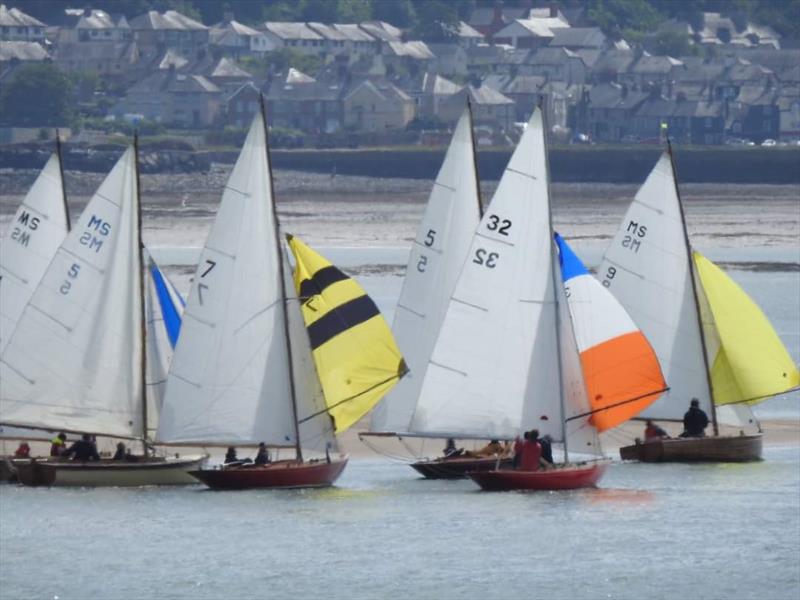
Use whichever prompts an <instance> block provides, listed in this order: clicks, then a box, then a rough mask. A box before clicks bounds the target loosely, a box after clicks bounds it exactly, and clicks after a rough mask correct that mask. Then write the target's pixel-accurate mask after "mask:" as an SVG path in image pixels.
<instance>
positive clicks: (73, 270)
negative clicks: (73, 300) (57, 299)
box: [58, 263, 81, 296]
mask: <svg viewBox="0 0 800 600" xmlns="http://www.w3.org/2000/svg"><path fill="white" fill-rule="evenodd" d="M80 272H81V266H80V265H79V264H78V263H72V266H71V267H70V268H69V271H67V278H66V279H65V280H64V281H63V282H62V283H61V287H60V288H58V291H59V292H61V293H62V294H64V295H65V296H66V295H67V294H69V291H70V289H72V282H73V281H75V280H76V279H77V278H78V273H80Z"/></svg>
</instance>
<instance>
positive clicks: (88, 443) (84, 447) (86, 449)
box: [64, 433, 100, 462]
mask: <svg viewBox="0 0 800 600" xmlns="http://www.w3.org/2000/svg"><path fill="white" fill-rule="evenodd" d="M64 456H68V457H70V458H72V459H73V460H78V461H81V462H86V461H90V460H100V455H99V454H98V453H97V446H96V445H95V443H94V442H93V441H92V436H90V435H89V434H88V433H84V434H83V435H82V436H81V439H79V440H78V441H77V442H75V443H74V444H72V446H70V447H69V449H68V450H67V451H66V453H64Z"/></svg>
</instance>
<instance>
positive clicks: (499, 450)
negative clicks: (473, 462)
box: [464, 440, 505, 458]
mask: <svg viewBox="0 0 800 600" xmlns="http://www.w3.org/2000/svg"><path fill="white" fill-rule="evenodd" d="M504 452H505V448H504V447H503V444H501V443H500V441H499V440H491V441H490V442H489V443H488V444H486V445H485V446H484V447H483V448H481V449H480V450H476V451H475V452H465V453H464V455H465V456H469V457H470V458H487V457H489V456H500V455H502V454H503V453H504Z"/></svg>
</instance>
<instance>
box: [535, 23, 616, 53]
mask: <svg viewBox="0 0 800 600" xmlns="http://www.w3.org/2000/svg"><path fill="white" fill-rule="evenodd" d="M552 32H553V39H552V40H551V41H550V46H551V47H554V48H566V49H567V50H572V51H577V50H585V49H589V50H608V49H609V48H611V47H612V46H613V43H612V42H611V40H609V39H608V37H606V35H605V34H604V33H603V32H602V31H601V30H600V28H599V27H557V28H555V29H553V30H552Z"/></svg>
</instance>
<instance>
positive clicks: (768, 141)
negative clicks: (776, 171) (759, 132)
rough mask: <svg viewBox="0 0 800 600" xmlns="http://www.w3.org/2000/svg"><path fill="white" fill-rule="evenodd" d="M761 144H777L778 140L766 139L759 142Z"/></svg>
mask: <svg viewBox="0 0 800 600" xmlns="http://www.w3.org/2000/svg"><path fill="white" fill-rule="evenodd" d="M761 145H762V146H777V145H778V142H776V141H775V140H771V139H766V140H764V141H763V142H761Z"/></svg>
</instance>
